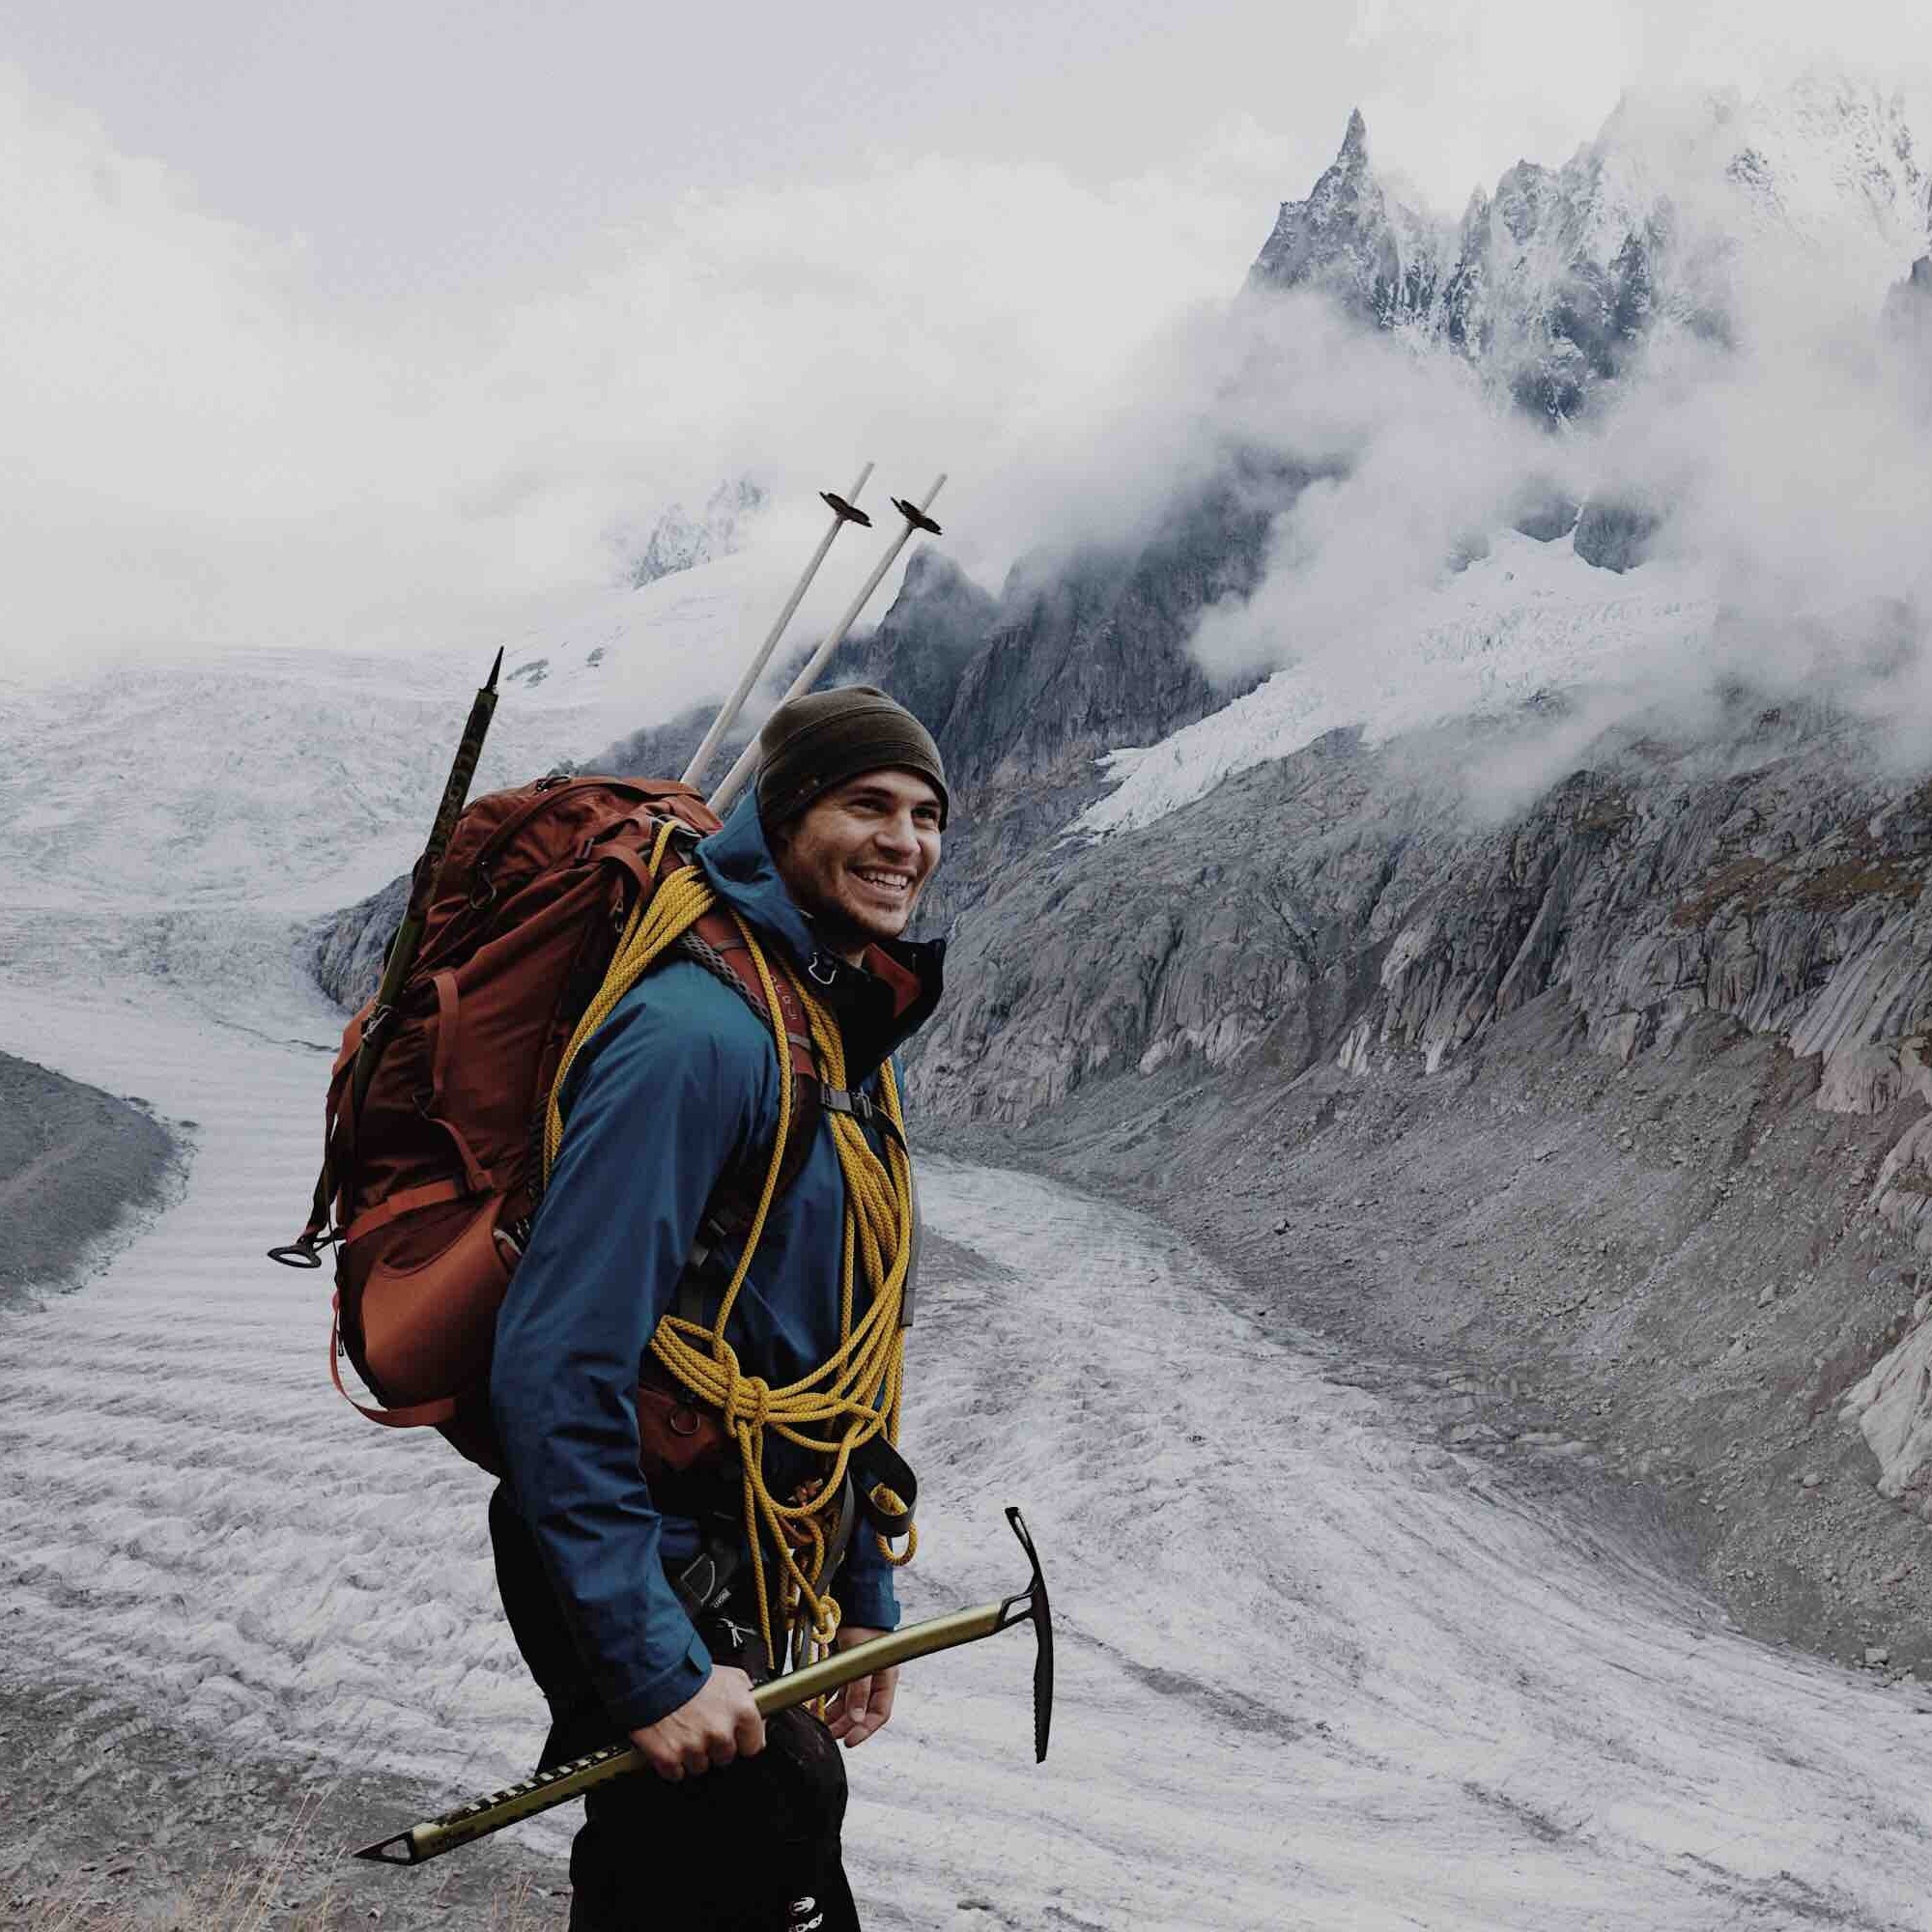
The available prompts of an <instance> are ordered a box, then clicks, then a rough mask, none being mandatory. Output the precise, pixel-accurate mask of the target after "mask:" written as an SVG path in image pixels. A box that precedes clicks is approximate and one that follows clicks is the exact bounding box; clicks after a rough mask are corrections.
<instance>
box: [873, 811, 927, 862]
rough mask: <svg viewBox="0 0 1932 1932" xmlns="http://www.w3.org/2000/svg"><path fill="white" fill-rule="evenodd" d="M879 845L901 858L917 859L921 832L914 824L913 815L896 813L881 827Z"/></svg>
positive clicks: (902, 812)
mask: <svg viewBox="0 0 1932 1932" xmlns="http://www.w3.org/2000/svg"><path fill="white" fill-rule="evenodd" d="M878 840H879V844H880V845H881V846H882V847H883V848H884V849H885V850H886V851H888V852H892V853H895V854H896V855H897V856H899V857H901V858H908V859H910V858H916V857H917V856H918V853H919V831H918V828H917V827H916V826H915V825H914V824H913V822H912V813H911V812H909V811H901V812H897V813H895V815H894V816H893V817H891V818H888V819H887V820H885V822H884V823H883V824H881V825H880V827H879V832H878Z"/></svg>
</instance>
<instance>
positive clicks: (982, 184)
mask: <svg viewBox="0 0 1932 1932" xmlns="http://www.w3.org/2000/svg"><path fill="white" fill-rule="evenodd" d="M1827 39H1829V45H1827V44H1825V42H1826V40H1827ZM1825 56H1829V57H1832V58H1833V59H1836V60H1840V61H1844V62H1849V63H1850V64H1851V65H1852V66H1853V67H1854V68H1861V69H1863V70H1865V71H1869V72H1872V73H1875V74H1877V75H1879V76H1881V77H1886V78H1890V77H1894V76H1895V77H1897V78H1899V79H1901V80H1903V79H1906V78H1908V77H1912V76H1913V75H1915V74H1922V73H1923V71H1924V70H1925V68H1926V66H1927V64H1928V63H1932V10H1928V9H1927V8H1926V7H1925V5H1924V4H1923V0H1909V4H1889V5H1878V4H1874V3H1873V0H1838V3H1837V4H1834V5H1833V6H1832V7H1831V8H1829V9H1825V8H1821V7H1819V6H1817V5H1815V4H1809V3H1808V0H1807V4H1805V5H1804V6H1799V5H1795V4H1791V0H1752V4H1731V0H1703V4H1700V0H1679V4H1674V5H1672V4H1663V0H1597V4H1593V5H1592V6H1590V7H1589V8H1586V9H1578V8H1575V7H1558V6H1553V5H1530V4H1527V0H1357V4H1353V5H1349V4H1337V5H1321V6H1304V5H1293V4H1287V5H1285V4H1281V0H1267V4H1260V0H1239V4H1236V0H1190V4H1189V5H1188V6H1187V7H1185V8H1179V7H1176V6H1174V5H1172V4H1159V5H1154V4H1147V0H1112V4H1110V5H1107V6H1104V7H1102V6H1098V5H1075V4H1068V0H963V4H956V5H949V6H945V7H937V8H925V9H913V8H903V7H872V8H867V9H863V10H860V9H841V8H838V7H833V8H816V9H813V8H803V7H799V6H796V5H793V4H786V5H776V4H772V3H771V0H737V4H735V5H733V6H730V7H718V6H713V7H680V8H676V9H670V8H657V7H639V6H638V5H636V4H635V0H630V4H617V0H552V4H550V5H548V6H545V7H543V8H535V7H531V6H529V5H527V4H526V0H465V4H452V0H383V4H376V0H332V4H329V5H326V6H317V5H314V4H313V0H304V4H301V5H296V4H293V0H168V4H167V5H164V6H157V5H151V4H148V0H93V4H89V0H11V4H10V5H9V6H8V7H7V8H6V9H5V10H4V13H0V180H4V181H5V182H6V187H5V189H4V190H0V407H4V410H5V413H6V418H7V420H8V422H9V441H10V444H11V451H10V454H11V457H12V461H11V462H10V463H9V464H8V465H7V466H6V467H5V468H4V469H0V529H4V530H5V531H6V533H7V534H6V535H5V536H4V537H0V565H4V567H0V598H4V599H5V600H6V601H5V603H4V605H0V665H4V664H6V663H9V662H14V663H24V662H26V661H28V660H29V659H35V658H39V659H43V658H45V657H47V656H48V655H49V654H52V655H56V656H60V657H63V658H67V657H71V656H72V655H73V654H75V653H81V652H85V651H88V650H91V649H98V648H116V647H123V646H126V645H128V644H136V645H138V644H142V643H151V644H153V645H156V646H157V647H168V646H170V645H173V644H177V643H180V642H183V641H213V642H222V641H239V640H246V639H260V640H262V641H274V642H283V641H294V642H298V641H303V640H306V639H320V640H323V641H329V642H343V643H357V642H364V643H374V644H383V643H385V642H392V641H394V640H396V639H402V638H404V637H408V636H420V635H424V634H425V633H426V632H427V633H428V634H431V635H435V636H437V637H454V636H456V635H458V634H466V635H467V634H468V633H469V632H470V631H476V630H481V631H484V632H487V631H488V630H489V629H490V628H491V626H492V625H493V624H498V625H500V624H502V623H503V622H504V621H505V620H506V619H507V618H508V617H509V616H511V615H512V614H514V613H515V612H516V611H518V610H520V608H521V607H527V606H532V605H534V604H537V603H540V602H541V600H543V599H545V598H554V597H555V596H558V595H565V594H568V592H569V590H570V588H571V586H572V585H573V584H580V583H586V582H594V581H596V580H597V579H598V577H599V575H600V573H603V574H605V575H607V576H608V572H609V570H610V568H611V554H612V545H613V543H614V542H619V541H621V539H622V536H623V534H624V531H625V529H626V527H627V526H630V525H634V524H637V523H639V522H644V523H647V522H648V520H649V518H650V516H651V515H652V514H654V512H655V510H656V508H657V507H658V506H659V505H660V504H661V503H662V501H663V500H664V498H665V497H666V495H667V494H668V493H672V492H677V491H686V492H693V491H695V492H698V493H701V492H702V490H703V489H704V488H706V487H708V485H709V483H710V482H711V481H712V480H715V478H716V477H717V476H718V475H720V474H722V473H725V472H726V471H727V470H729V469H732V468H734V467H742V466H753V467H761V468H764V469H772V468H774V467H775V466H776V467H778V468H779V469H783V468H784V467H785V466H793V467H795V468H796V469H797V471H798V472H799V475H800V477H804V476H808V475H809V476H810V477H812V478H815V479H816V480H818V481H830V482H837V481H838V479H839V478H841V477H846V476H848V475H849V472H850V471H851V470H852V469H855V468H856V467H857V462H858V461H859V460H863V458H865V457H867V456H876V457H877V458H878V459H879V460H880V462H881V466H882V480H883V481H885V482H887V483H888V484H889V485H890V487H892V488H893V489H894V490H895V491H898V490H903V489H906V488H910V487H914V485H915V483H923V481H924V480H926V478H927V477H928V476H929V474H930V472H931V471H932V470H933V469H937V468H940V467H948V468H950V469H952V470H953V472H954V474H955V475H956V476H962V477H963V478H965V479H966V482H965V483H963V484H961V485H955V486H953V488H954V491H955V492H956V495H955V497H954V501H955V504H957V503H958V502H959V501H962V500H963V501H965V502H967V503H969V504H970V503H971V502H972V501H973V495H972V488H973V487H974V486H973V483H972V479H974V478H977V487H978V488H980V489H982V490H987V491H989V493H991V492H996V491H997V488H998V486H999V484H1000V483H1001V482H1002V481H1003V479H1002V477H1001V474H1000V468H1001V466H1002V465H1003V464H1009V463H1011V462H1014V461H1016V460H1018V455H1019V452H1021V451H1023V450H1025V449H1026V448H1028V447H1030V446H1037V443H1038V441H1039V440H1040V439H1041V438H1042V437H1050V436H1051V435H1052V434H1053V433H1054V430H1055V427H1056V425H1058V424H1065V425H1067V426H1069V433H1072V431H1071V428H1070V426H1071V425H1073V424H1075V423H1077V422H1080V421H1082V420H1086V419H1090V418H1091V412H1092V411H1093V409H1094V407H1096V405H1097V404H1098V403H1099V402H1101V401H1102V400H1103V399H1104V398H1105V397H1106V395H1107V392H1108V384H1110V383H1111V382H1117V381H1118V380H1119V379H1120V376H1121V372H1122V371H1123V370H1125V369H1126V368H1128V367H1130V366H1132V365H1133V363H1134V360H1135V358H1136V357H1137V356H1138V355H1141V354H1142V353H1143V352H1144V351H1145V349H1146V346H1147V345H1148V343H1149V342H1150V341H1151V340H1153V339H1155V338H1157V337H1158V336H1159V335H1160V334H1161V332H1162V331H1164V330H1168V329H1171V328H1173V327H1177V326H1180V325H1181V324H1182V323H1183V322H1184V319H1185V318H1186V316H1187V315H1188V313H1189V311H1190V310H1191V309H1194V308H1196V307H1197V306H1198V305H1201V304H1206V303H1213V302H1218V301H1220V300H1222V299H1224V298H1225V297H1226V296H1227V294H1228V293H1229V292H1231V291H1232V290H1233V289H1234V288H1236V286H1237V285H1238V284H1239V282H1240V279H1241V276H1242V274H1243V272H1244V271H1245V269H1246V267H1247V264H1248V262H1249V260H1250V259H1251V258H1252V257H1253V255H1254V253H1255V251H1256V249H1257V248H1258V247H1259V245H1260V243H1261V241H1263V239H1264V237H1265V235H1266V233H1267V230H1268V227H1269V225H1270V223H1271V221H1272V218H1273V213H1274V208H1275V205H1276V204H1277V203H1278V202H1279V201H1280V200H1282V199H1284V198H1293V197H1298V196H1300V195H1302V194H1305V193H1306V192H1307V190H1308V187H1309V186H1310V185H1311V183H1312V182H1313V180H1314V178H1315V176H1316V175H1317V174H1318V173H1319V172H1320V170H1321V167H1322V166H1324V165H1325V164H1326V162H1327V161H1328V160H1329V159H1330V158H1331V157H1332V156H1333V154H1334V151H1335V148H1336V146H1337V144H1338V142H1339V140H1340V137H1341V133H1342V129H1343V126H1344V123H1345V122H1346V119H1347V116H1348V114H1349V111H1350V108H1351V107H1353V106H1355V105H1357V104H1360V105H1361V106H1362V107H1363V109H1364V111H1365V112H1366V114H1367V115H1368V118H1369V123H1370V128H1371V135H1372V140H1373V143H1374V149H1375V153H1376V156H1377V159H1378V165H1381V166H1383V167H1384V168H1387V169H1392V170H1394V171H1396V172H1398V173H1399V174H1401V175H1403V176H1405V177H1406V178H1407V179H1408V180H1410V181H1411V182H1413V183H1414V184H1415V185H1417V186H1418V187H1419V188H1420V189H1421V190H1422V192H1423V193H1424V194H1425V195H1426V196H1427V197H1428V198H1429V199H1431V200H1433V201H1434V202H1435V203H1436V204H1437V205H1438V206H1440V207H1442V208H1444V209H1448V210H1456V209H1460V207H1461V205H1462V203H1463V200H1464V199H1465V198H1466V196H1467V194H1468V191H1469V190H1470V188H1471V187H1472V186H1474V185H1476V184H1477V183H1478V182H1483V183H1486V184H1489V183H1493V180H1494V178H1495V176H1496V175H1497V174H1498V173H1499V172H1500V171H1501V170H1502V169H1503V168H1504V167H1506V166H1507V165H1509V164H1510V163H1511V162H1512V161H1514V160H1516V159H1517V158H1519V157H1520V156H1531V157H1534V158H1538V159H1543V160H1548V161H1558V160H1561V159H1562V158H1564V157H1565V156H1567V155H1568V154H1569V153H1570V152H1571V151H1573V150H1574V149H1575V148H1576V147H1577V145H1578V143H1580V142H1581V141H1583V140H1585V139H1587V138H1588V137H1589V136H1590V135H1591V134H1592V133H1593V132H1594V131H1595V130H1596V128H1597V127H1598V126H1599V125H1600V124H1601V122H1602V121H1603V120H1604V118H1605V115H1606V114H1607V113H1608V111H1609V110H1610V108H1611V107H1612V106H1613V105H1614V103H1615V100H1616V99H1617V96H1618V94H1619V92H1620V90H1621V89H1622V88H1623V87H1624V86H1626V85H1627V84H1630V83H1632V82H1642V81H1647V82H1667V83H1680V82H1686V81H1690V82H1707V81H1725V82H1730V83H1734V84H1737V85H1740V86H1742V87H1743V88H1745V89H1746V90H1747V91H1749V90H1751V89H1754V88H1755V87H1757V86H1759V85H1761V84H1763V83H1765V82H1767V81H1770V80H1774V79H1776V77H1778V76H1779V75H1780V74H1781V73H1783V72H1785V71H1789V70H1790V69H1792V68H1794V67H1797V66H1801V65H1804V64H1805V63H1807V62H1809V61H1812V60H1815V59H1818V58H1820V57H1825ZM821 472H822V473H821ZM1013 540H1014V533H1012V532H1010V531H1003V532H1002V533H1001V535H1000V544H1001V545H1007V546H1009V545H1010V543H1011V542H1012V541H1013ZM988 544H989V549H988V554H989V555H990V554H992V551H993V550H994V549H997V548H998V546H993V545H991V540H990V539H988ZM968 554H971V551H970V546H969V549H968Z"/></svg>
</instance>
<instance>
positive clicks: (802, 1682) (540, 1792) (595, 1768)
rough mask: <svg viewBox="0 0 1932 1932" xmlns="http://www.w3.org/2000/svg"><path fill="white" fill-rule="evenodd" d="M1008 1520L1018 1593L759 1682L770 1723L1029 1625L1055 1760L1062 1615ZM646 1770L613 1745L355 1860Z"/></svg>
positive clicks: (1040, 1740)
mask: <svg viewBox="0 0 1932 1932" xmlns="http://www.w3.org/2000/svg"><path fill="white" fill-rule="evenodd" d="M1007 1520H1008V1522H1009V1523H1010V1524H1011V1525H1012V1530H1013V1534H1014V1535H1015V1536H1016V1537H1018V1538H1019V1541H1020V1548H1022V1549H1024V1550H1025V1551H1026V1553H1027V1561H1028V1562H1029V1563H1031V1564H1032V1565H1033V1577H1032V1580H1031V1581H1030V1582H1029V1583H1028V1585H1027V1587H1026V1588H1025V1589H1024V1590H1021V1591H1020V1592H1019V1593H1018V1594H1017V1595H1015V1596H1011V1597H1007V1598H1004V1599H1002V1601H1001V1602H999V1603H997V1604H981V1605H980V1606H979V1607H978V1608H977V1609H971V1610H954V1611H953V1612H952V1615H951V1616H946V1617H930V1618H928V1619H927V1620H926V1621H925V1622H924V1623H918V1624H908V1625H907V1626H906V1627H905V1628H904V1629H903V1630H895V1631H888V1632H887V1633H886V1634H885V1635H884V1636H875V1637H873V1638H871V1639H870V1640H869V1641H867V1642H866V1643H855V1644H854V1645H853V1646H852V1648H851V1649H850V1650H841V1651H838V1652H836V1653H835V1654H834V1655H833V1656H831V1657H828V1658H825V1659H824V1660H822V1661H821V1662H817V1663H810V1664H807V1665H806V1667H805V1668H804V1669H803V1670H794V1671H791V1672H790V1673H788V1674H787V1675H786V1676H783V1677H775V1678H773V1679H772V1680H771V1681H770V1682H769V1683H767V1684H760V1685H759V1686H758V1688H757V1689H756V1690H753V1693H752V1697H753V1702H754V1703H755V1704H756V1705H757V1707H758V1715H759V1716H760V1717H763V1718H770V1717H773V1716H775V1715H776V1714H777V1713H778V1712H780V1711H788V1710H790V1709H791V1708H792V1707H793V1706H794V1705H797V1704H809V1703H810V1701H811V1700H812V1699H813V1698H814V1697H823V1696H825V1695H826V1694H827V1693H828V1692H830V1691H833V1690H838V1689H839V1688H840V1687H842V1686H843V1685H846V1684H850V1683H851V1682H852V1681H853V1680H854V1679H855V1678H859V1677H869V1676H870V1675H871V1673H872V1672H873V1671H875V1670H884V1669H887V1668H889V1667H890V1666H892V1665H894V1664H897V1663H908V1662H911V1661H912V1660H913V1659H914V1658H916V1657H930V1656H931V1655H932V1654H933V1653H934V1652H936V1651H941V1650H952V1649H954V1648H956V1647H957V1646H958V1645H960V1644H965V1643H977V1642H978V1641H979V1640H980V1638H981V1637H987V1636H992V1635H994V1634H996V1633H997V1632H999V1631H1003V1630H1010V1629H1011V1628H1012V1627H1013V1625H1015V1624H1020V1623H1030V1624H1032V1625H1033V1627H1034V1633H1035V1635H1036V1636H1037V1639H1038V1644H1039V1654H1038V1656H1037V1658H1036V1660H1035V1662H1034V1668H1033V1742H1034V1760H1035V1762H1036V1763H1037V1762H1039V1761H1040V1760H1041V1759H1043V1758H1044V1757H1045V1756H1046V1741H1047V1733H1048V1731H1049V1730H1050V1729H1051V1728H1052V1723H1053V1614H1052V1611H1051V1609H1050V1607H1049V1606H1048V1604H1047V1597H1046V1578H1045V1577H1042V1576H1041V1575H1040V1569H1039V1554H1038V1552H1037V1550H1036V1549H1035V1548H1034V1546H1033V1538H1032V1537H1031V1536H1029V1535H1028V1534H1027V1526H1026V1522H1025V1520H1024V1519H1023V1518H1022V1517H1021V1515H1020V1513H1019V1511H1018V1510H1016V1509H1009V1510H1008V1511H1007ZM646 1769H647V1766H646V1764H645V1761H644V1755H643V1753H642V1752H641V1751H639V1749H638V1748H637V1747H635V1746H633V1745H607V1746H606V1747H604V1748H603V1749H602V1750H596V1751H592V1752H590V1753H589V1755H588V1756H585V1757H579V1758H572V1759H570V1760H569V1761H568V1762H567V1763H564V1764H552V1765H546V1766H544V1768H543V1769H542V1770H540V1771H539V1772H537V1773H536V1775H535V1776H532V1777H527V1778H526V1779H525V1780H524V1782H523V1783H521V1784H512V1785H509V1786H508V1787H506V1788H505V1789H504V1790H501V1791H493V1792H492V1793H491V1794H490V1795H489V1796H488V1797H487V1798H478V1799H475V1800H473V1801H472V1802H471V1803H469V1804H459V1805H458V1806H457V1807H456V1808H455V1809H454V1810H453V1811H445V1812H444V1813H443V1814H442V1815H441V1817H440V1818H432V1819H430V1820H429V1821H428V1822H427V1823H426V1824H422V1825H412V1827H411V1828H410V1829H409V1830H408V1831H407V1832H398V1833H396V1835H395V1836H394V1837H392V1838H383V1839H380V1840H379V1841H378V1842H377V1843H375V1844H373V1845H364V1846H363V1847H362V1849H361V1850H360V1851H359V1852H356V1853H355V1857H356V1858H358V1859H368V1860H370V1861H373V1862H374V1863H376V1864H384V1865H419V1864H425V1863H427V1862H428V1861H430V1860H431V1859H435V1858H440V1857H441V1856H442V1854H443V1853H444V1852H453V1851H454V1850H455V1849H456V1848H457V1846H459V1845H467V1844H469V1843H471V1842H473V1841H474V1840H475V1839H477V1838H482V1837H487V1836H488V1835H489V1834H490V1833H492V1832H499V1831H501V1830H502V1828H503V1827H504V1826H505V1825H514V1824H516V1823H517V1822H518V1820H520V1819H523V1818H533V1817H535V1816H536V1814H537V1813H538V1812H539V1811H548V1810H550V1809H551V1808H552V1806H554V1805H557V1804H568V1803H569V1802H570V1800H571V1799H573V1798H581V1797H582V1795H583V1794H584V1793H585V1792H586V1791H589V1790H591V1789H592V1788H593V1787H595V1786H597V1785H599V1784H606V1783H608V1782H609V1781H610V1780H611V1778H613V1777H624V1776H630V1775H632V1774H634V1773H637V1772H641V1771H644V1770H646Z"/></svg>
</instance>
